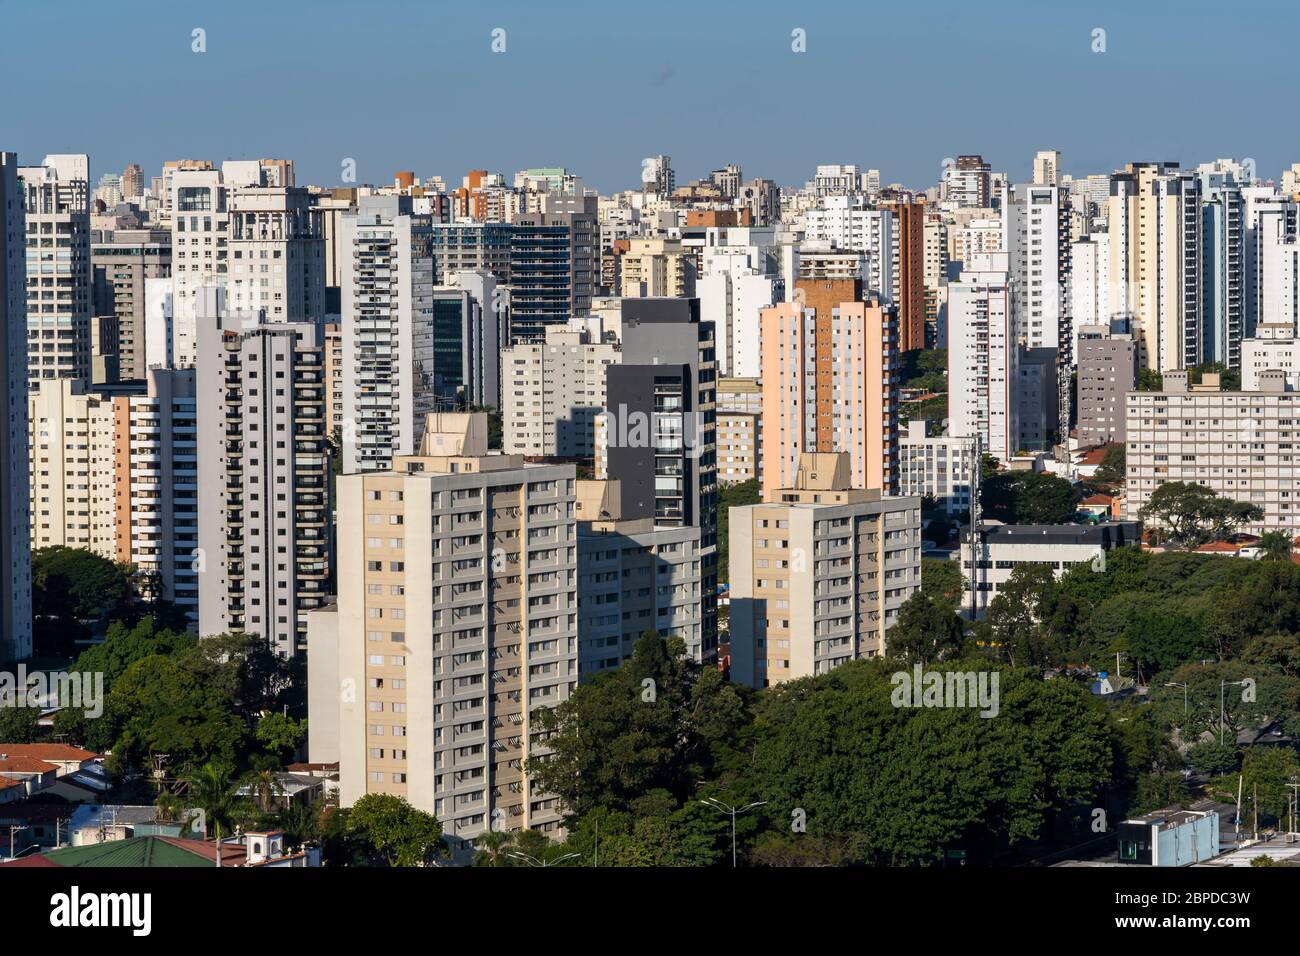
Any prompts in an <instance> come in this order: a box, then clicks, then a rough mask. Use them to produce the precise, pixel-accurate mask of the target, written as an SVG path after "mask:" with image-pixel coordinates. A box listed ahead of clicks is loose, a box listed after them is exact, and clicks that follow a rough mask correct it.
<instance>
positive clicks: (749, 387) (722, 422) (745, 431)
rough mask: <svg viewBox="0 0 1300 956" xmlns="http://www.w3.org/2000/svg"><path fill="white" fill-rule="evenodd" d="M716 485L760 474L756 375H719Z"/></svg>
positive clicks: (759, 396)
mask: <svg viewBox="0 0 1300 956" xmlns="http://www.w3.org/2000/svg"><path fill="white" fill-rule="evenodd" d="M717 420H718V422H717V429H718V484H720V485H730V484H738V483H739V482H742V481H752V480H755V479H759V480H761V479H762V477H763V386H762V384H760V382H759V380H758V379H757V378H719V379H718V393H717Z"/></svg>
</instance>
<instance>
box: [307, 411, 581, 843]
mask: <svg viewBox="0 0 1300 956" xmlns="http://www.w3.org/2000/svg"><path fill="white" fill-rule="evenodd" d="M430 418H431V420H430V422H429V424H428V427H427V428H426V429H424V430H423V431H424V441H423V446H422V448H421V449H420V454H419V455H417V456H398V457H397V458H396V459H395V460H394V462H393V466H394V467H393V469H392V470H390V471H382V472H369V473H365V474H356V475H344V476H343V477H342V478H340V479H339V499H338V514H339V522H338V528H339V544H340V547H339V553H340V555H341V556H342V558H343V563H342V564H341V566H340V568H339V572H340V573H339V578H338V579H339V594H338V605H337V611H336V612H335V613H333V614H330V613H328V612H318V613H317V614H315V615H313V616H312V628H313V630H312V638H311V658H310V667H309V670H310V673H311V674H312V685H313V690H312V701H313V707H312V710H311V712H310V717H309V719H310V720H311V724H312V733H313V748H314V749H313V753H312V757H313V759H316V757H317V756H325V757H329V756H330V754H329V749H333V750H334V751H335V753H336V754H337V756H334V758H333V759H337V760H339V761H340V779H339V784H340V802H341V803H342V805H344V806H348V805H351V804H352V803H354V802H355V801H356V800H357V799H358V798H360V797H361V796H363V795H365V794H367V793H389V794H396V795H399V796H402V797H405V798H406V799H407V800H409V801H410V802H411V804H412V805H414V806H415V807H417V808H419V809H421V810H424V811H426V812H428V813H434V814H436V815H437V816H438V818H439V819H440V820H441V821H442V823H443V828H444V835H445V838H447V839H449V840H450V841H451V843H452V846H453V849H457V850H459V849H461V848H464V847H465V846H466V843H467V841H470V840H473V839H475V838H476V837H478V836H480V835H482V834H484V833H487V832H488V831H489V830H493V829H495V830H521V829H533V830H540V831H542V832H547V833H554V832H556V831H557V830H558V828H559V825H560V820H561V812H560V808H559V807H558V806H557V803H556V800H555V798H554V797H552V796H550V795H548V794H545V793H541V792H538V791H537V790H536V788H535V787H534V786H533V784H532V781H531V780H530V778H529V776H528V774H527V764H528V761H529V760H530V759H536V758H538V757H540V756H542V755H543V754H544V753H545V744H544V741H543V740H542V738H541V737H540V735H539V734H538V732H537V728H536V725H535V721H534V714H535V712H536V710H537V709H538V708H539V707H550V706H554V705H556V704H559V703H560V702H562V701H564V700H565V699H566V698H567V697H568V696H569V694H570V693H571V692H572V691H573V689H574V688H575V687H576V686H577V682H578V595H577V573H578V536H577V523H576V519H575V515H574V481H575V480H574V469H573V466H572V465H526V464H525V463H524V461H523V458H522V457H521V456H518V455H501V454H488V450H487V420H486V418H487V417H486V415H483V414H473V415H469V414H445V415H438V414H434V415H432V416H431V417H430ZM318 674H319V675H321V676H320V677H319V678H318V677H317V675H318ZM318 681H323V682H324V687H323V689H321V692H320V693H317V686H318ZM340 686H345V687H346V686H351V687H354V688H356V693H355V694H351V695H348V694H340V693H339V687H340ZM318 738H319V739H320V741H321V743H320V744H318V743H317V740H318ZM334 742H336V743H334ZM318 746H319V747H324V748H326V749H324V750H321V751H318V750H317V749H315V748H317V747H318Z"/></svg>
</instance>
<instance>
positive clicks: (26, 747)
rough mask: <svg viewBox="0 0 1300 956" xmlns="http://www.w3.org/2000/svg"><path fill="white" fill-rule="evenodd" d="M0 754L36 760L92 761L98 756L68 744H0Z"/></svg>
mask: <svg viewBox="0 0 1300 956" xmlns="http://www.w3.org/2000/svg"><path fill="white" fill-rule="evenodd" d="M0 754H8V755H9V756H11V757H34V758H36V759H37V760H61V761H66V762H72V761H74V760H93V759H94V758H95V757H98V756H99V754H97V753H95V752H93V751H90V750H82V749H81V748H80V747H73V746H71V745H70V744H6V743H0Z"/></svg>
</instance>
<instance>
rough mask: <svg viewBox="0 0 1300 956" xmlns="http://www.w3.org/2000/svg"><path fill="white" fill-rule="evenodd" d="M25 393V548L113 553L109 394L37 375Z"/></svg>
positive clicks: (72, 381)
mask: <svg viewBox="0 0 1300 956" xmlns="http://www.w3.org/2000/svg"><path fill="white" fill-rule="evenodd" d="M35 384H36V388H35V390H33V391H32V393H31V395H30V396H29V398H28V403H27V404H28V412H27V423H28V432H29V436H30V437H29V441H28V449H29V451H28V456H29V458H28V460H29V464H30V469H31V515H32V550H33V551H35V550H37V549H38V548H49V547H54V546H56V545H62V546H64V547H69V548H87V549H89V550H91V551H94V552H95V553H96V554H99V555H103V556H104V557H112V556H113V555H114V552H115V540H116V530H115V527H114V519H115V515H114V509H113V460H114V434H113V432H114V429H113V420H114V412H113V399H112V397H111V396H106V395H102V394H100V393H99V392H93V391H87V389H86V384H85V382H84V381H83V380H82V379H76V378H55V379H40V380H38V381H37V382H36V383H35Z"/></svg>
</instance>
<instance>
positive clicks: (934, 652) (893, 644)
mask: <svg viewBox="0 0 1300 956" xmlns="http://www.w3.org/2000/svg"><path fill="white" fill-rule="evenodd" d="M963 633H964V627H963V625H962V622H961V618H959V617H958V616H957V615H956V613H955V612H954V610H953V605H951V604H949V603H948V601H947V600H946V599H945V598H942V597H941V598H938V599H935V598H931V597H930V596H929V595H927V594H926V593H925V592H924V591H923V590H922V591H917V592H916V593H915V594H913V595H912V596H911V597H910V598H908V599H907V600H906V601H905V602H904V603H903V606H902V607H901V608H900V609H899V612H898V620H897V621H895V622H894V626H893V627H891V628H890V629H889V630H888V631H887V632H886V633H885V641H886V643H887V645H888V647H889V656H890V657H896V658H898V659H899V660H900V661H903V662H906V663H915V662H920V663H923V664H924V663H929V662H931V661H939V660H945V659H947V658H949V657H954V656H956V655H957V654H958V653H959V652H960V651H961V643H962V635H963Z"/></svg>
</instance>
